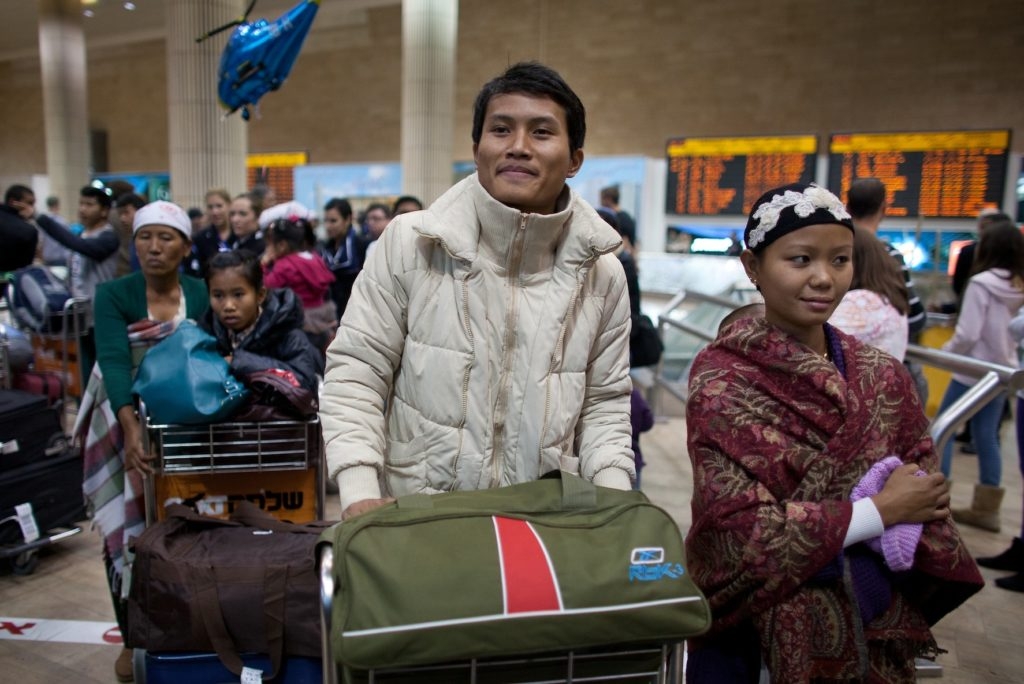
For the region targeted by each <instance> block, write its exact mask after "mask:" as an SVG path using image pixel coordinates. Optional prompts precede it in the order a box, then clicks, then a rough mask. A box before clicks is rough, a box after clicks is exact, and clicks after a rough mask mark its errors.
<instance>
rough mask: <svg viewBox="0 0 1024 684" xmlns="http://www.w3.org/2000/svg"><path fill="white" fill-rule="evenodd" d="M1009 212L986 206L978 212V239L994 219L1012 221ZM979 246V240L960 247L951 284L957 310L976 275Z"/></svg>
mask: <svg viewBox="0 0 1024 684" xmlns="http://www.w3.org/2000/svg"><path fill="white" fill-rule="evenodd" d="M1012 220H1013V219H1011V218H1010V215H1009V214H1004V213H1003V212H1001V211H999V210H998V209H996V208H994V207H986V208H984V209H982V210H981V211H980V212H979V213H978V239H979V240H980V239H981V236H982V235H983V234H984V233H985V226H987V225H988V224H989V223H990V222H993V221H1012ZM977 248H978V240H975V241H973V242H970V243H968V244H966V245H964V246H963V247H961V248H960V255H959V256H958V257H957V258H956V265H955V266H954V267H953V278H952V280H951V282H950V286H951V287H952V288H953V294H955V295H956V310H957V311H959V310H960V306H961V305H962V304H963V299H964V290H966V289H967V281H968V280H970V279H971V276H972V275H974V256H975V251H976V250H977Z"/></svg>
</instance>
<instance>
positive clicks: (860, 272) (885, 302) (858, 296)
mask: <svg viewBox="0 0 1024 684" xmlns="http://www.w3.org/2000/svg"><path fill="white" fill-rule="evenodd" d="M908 310H909V307H908V304H907V290H906V285H905V283H904V280H903V274H901V273H900V269H899V266H898V265H897V264H896V262H895V261H894V260H893V259H892V258H891V257H890V256H889V253H888V251H887V250H886V249H885V247H884V246H883V245H882V243H881V241H879V240H878V239H877V238H875V236H874V235H872V234H871V233H870V232H868V231H866V230H858V231H857V232H856V233H854V236H853V281H852V283H851V284H850V290H849V291H848V292H847V293H846V296H845V297H843V299H842V301H840V302H839V306H837V307H836V310H835V312H834V313H833V314H832V317H831V318H830V319H829V320H828V322H829V323H830V324H832V325H833V326H835V327H836V328H839V329H840V330H842V331H843V332H844V333H846V334H847V335H852V336H853V337H856V338H857V339H858V340H860V341H861V342H863V343H864V344H870V345H871V346H873V347H877V348H878V349H881V350H882V351H884V352H886V353H888V354H891V355H892V356H894V357H895V358H896V359H898V360H899V361H903V357H904V356H905V355H906V353H907V327H908V326H907V311H908Z"/></svg>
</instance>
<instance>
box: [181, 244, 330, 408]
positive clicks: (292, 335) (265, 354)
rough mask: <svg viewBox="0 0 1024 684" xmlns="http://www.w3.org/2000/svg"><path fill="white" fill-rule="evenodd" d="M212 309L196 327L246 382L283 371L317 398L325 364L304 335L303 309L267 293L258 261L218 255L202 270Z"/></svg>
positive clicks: (286, 293) (292, 299)
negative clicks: (209, 337) (211, 339)
mask: <svg viewBox="0 0 1024 684" xmlns="http://www.w3.org/2000/svg"><path fill="white" fill-rule="evenodd" d="M206 286H207V289H209V291H210V309H209V310H208V311H207V312H206V314H204V316H203V318H202V320H201V321H200V325H201V326H202V328H203V329H204V330H206V331H207V332H208V333H210V334H211V335H213V336H214V337H216V338H217V347H218V349H219V351H220V352H221V354H222V355H223V356H224V357H226V358H227V359H228V363H230V364H231V371H232V373H234V374H235V375H236V376H237V377H239V378H242V379H244V378H245V377H246V376H248V375H251V374H252V373H255V372H257V371H263V370H270V369H275V368H277V369H282V370H286V371H291V372H292V373H294V374H295V377H296V379H297V380H298V382H299V384H300V385H301V386H302V387H304V388H305V389H307V390H309V391H310V392H313V393H314V394H316V391H317V382H318V377H317V376H320V375H323V372H324V361H323V355H322V354H320V353H319V352H318V351H317V350H316V348H315V347H313V345H312V344H310V342H309V339H308V338H307V337H306V335H305V333H303V332H302V320H303V314H302V305H301V304H300V303H299V300H298V297H296V295H295V293H294V292H292V291H291V290H288V289H279V290H269V291H268V290H267V288H266V287H264V281H263V269H262V268H261V267H260V263H259V261H257V260H256V258H255V257H253V256H252V255H251V254H248V253H246V252H243V251H235V252H222V253H220V254H217V255H215V256H214V257H213V258H212V259H210V263H209V264H207V266H206Z"/></svg>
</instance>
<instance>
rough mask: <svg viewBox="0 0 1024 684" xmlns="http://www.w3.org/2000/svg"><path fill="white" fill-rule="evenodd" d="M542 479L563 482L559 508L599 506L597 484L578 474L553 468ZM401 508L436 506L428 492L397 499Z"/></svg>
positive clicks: (563, 509) (576, 508)
mask: <svg viewBox="0 0 1024 684" xmlns="http://www.w3.org/2000/svg"><path fill="white" fill-rule="evenodd" d="M541 479H542V480H554V479H558V480H560V481H561V483H562V505H561V507H560V508H559V510H562V511H578V510H587V509H590V508H595V507H597V485H595V484H594V483H593V482H588V481H587V480H584V479H583V478H582V477H580V476H578V475H573V474H572V473H568V472H565V471H564V470H552V471H551V472H549V473H546V474H545V475H543V476H542V477H541ZM396 502H397V504H398V507H399V508H403V509H406V510H413V509H428V508H433V507H434V500H433V498H431V496H430V495H428V494H409V495H407V496H400V497H398V499H396Z"/></svg>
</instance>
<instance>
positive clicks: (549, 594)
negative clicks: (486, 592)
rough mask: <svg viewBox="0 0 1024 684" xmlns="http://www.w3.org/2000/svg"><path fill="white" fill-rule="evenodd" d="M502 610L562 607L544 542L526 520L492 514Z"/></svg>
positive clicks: (524, 611) (555, 608)
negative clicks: (497, 552)
mask: <svg viewBox="0 0 1024 684" xmlns="http://www.w3.org/2000/svg"><path fill="white" fill-rule="evenodd" d="M494 531H495V533H496V534H497V536H498V550H499V552H500V561H501V579H502V583H503V589H504V591H505V613H530V612H534V611H544V610H561V609H562V597H561V596H559V594H558V584H557V582H556V581H555V572H554V568H552V567H551V562H550V560H549V559H548V555H547V551H546V550H545V549H544V543H543V542H542V541H541V540H540V537H538V536H537V533H536V532H534V530H533V528H532V527H531V526H530V523H528V522H526V521H525V520H513V519H511V518H499V517H497V516H495V517H494Z"/></svg>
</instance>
